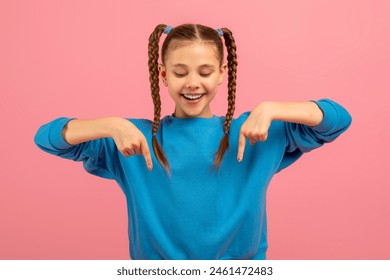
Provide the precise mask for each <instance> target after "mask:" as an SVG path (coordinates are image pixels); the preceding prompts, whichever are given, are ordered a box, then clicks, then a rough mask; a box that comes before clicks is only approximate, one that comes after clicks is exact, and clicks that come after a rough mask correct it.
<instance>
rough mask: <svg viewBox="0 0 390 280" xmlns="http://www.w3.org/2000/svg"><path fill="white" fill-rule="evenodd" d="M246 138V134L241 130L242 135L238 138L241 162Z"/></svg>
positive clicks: (238, 158)
mask: <svg viewBox="0 0 390 280" xmlns="http://www.w3.org/2000/svg"><path fill="white" fill-rule="evenodd" d="M245 144H246V138H245V135H244V134H243V133H242V132H241V131H240V135H239V138H238V153H237V161H238V162H241V161H242V159H243V157H244V151H245Z"/></svg>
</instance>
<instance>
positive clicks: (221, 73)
mask: <svg viewBox="0 0 390 280" xmlns="http://www.w3.org/2000/svg"><path fill="white" fill-rule="evenodd" d="M226 70H227V63H224V64H222V65H221V67H219V81H218V84H219V85H220V84H222V82H223V78H224V77H225V74H226Z"/></svg>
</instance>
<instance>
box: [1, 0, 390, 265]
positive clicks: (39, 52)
mask: <svg viewBox="0 0 390 280" xmlns="http://www.w3.org/2000/svg"><path fill="white" fill-rule="evenodd" d="M389 3H390V2H389V1H372V0H361V1H356V0H349V1H335V0H332V1H329V0H326V1H309V0H306V1H304V0H297V1H254V0H253V1H231V3H229V2H228V1H226V0H224V1H209V0H207V1H204V0H196V1H193V2H189V1H183V0H176V1H168V0H164V1H151V0H148V1H86V0H83V1H80V0H77V1H75V0H72V1H42V0H41V1H15V0H5V1H4V0H3V1H1V2H0V40H1V42H0V90H1V96H0V98H1V99H0V107H1V110H0V114H1V119H2V122H1V138H0V139H1V147H2V150H1V157H0V165H1V169H0V170H1V177H0V180H1V181H0V222H1V223H0V259H128V258H129V254H128V240H127V212H126V210H127V209H126V201H125V197H124V195H123V193H122V192H121V190H120V188H119V187H118V186H117V185H116V182H115V181H110V180H104V179H101V178H99V177H95V176H92V175H90V174H88V173H87V172H85V171H84V170H83V168H82V164H81V163H75V162H73V161H69V160H64V159H61V158H57V157H54V156H52V155H50V154H46V153H44V152H42V151H41V150H39V149H38V148H37V147H36V146H35V144H34V142H33V137H34V135H35V133H36V131H37V129H38V128H39V127H40V126H41V125H42V124H44V123H46V122H48V121H50V120H52V119H54V118H57V117H60V116H68V117H78V118H96V117H103V116H121V117H146V118H151V116H152V110H153V108H152V107H153V106H152V101H151V97H150V93H149V83H148V70H147V39H148V37H149V34H150V33H151V32H152V30H153V29H154V27H155V26H156V25H157V24H158V23H166V24H171V25H173V26H176V25H179V24H182V23H188V22H191V23H202V24H205V25H209V26H211V27H214V28H218V27H228V28H230V29H231V30H232V31H233V34H234V36H235V39H236V43H237V51H238V62H239V66H238V67H239V68H238V90H237V106H236V108H237V109H236V116H237V115H239V114H240V113H242V112H244V111H248V110H252V109H253V107H254V106H255V105H256V104H258V103H260V102H261V101H264V100H276V101H305V100H309V99H320V98H324V97H327V98H330V99H333V100H335V101H336V102H339V103H340V104H342V105H343V106H344V107H345V108H347V110H348V111H349V112H350V113H351V115H352V117H353V123H352V126H351V127H350V129H349V130H348V131H347V132H346V133H344V134H343V135H341V136H340V138H338V139H337V140H336V141H335V142H333V143H331V144H326V145H324V146H323V147H322V148H320V149H318V150H315V151H312V152H311V153H309V154H306V155H305V156H303V157H302V158H301V159H300V160H299V161H298V162H296V163H295V164H294V165H292V166H290V167H289V168H287V169H286V170H284V171H282V172H281V173H279V174H278V175H276V176H275V177H274V180H273V181H272V183H271V185H270V189H269V192H268V204H267V207H268V208H267V209H268V217H269V246H270V247H269V251H268V258H269V259H389V258H390V242H389V236H390V223H389V215H390V203H389V196H390V184H389V177H388V176H389V172H388V168H387V169H385V166H386V160H388V158H389V152H388V148H387V146H388V144H387V140H388V139H389V136H390V122H389V117H390V116H389V106H388V102H389V101H390V98H389V92H390V91H389V89H390V86H389V82H388V79H389V67H390V39H389V38H390V17H389V14H390V4H389ZM164 90H165V88H164V89H163V92H162V95H163V100H162V102H163V115H165V114H170V113H172V110H173V102H171V101H170V100H169V98H168V97H167V96H168V94H167V93H166V92H165V91H164ZM226 92H227V90H226V82H225V83H224V84H223V85H222V87H221V88H220V91H219V95H218V96H217V98H216V100H215V101H214V103H213V106H214V107H213V108H214V113H216V114H218V115H221V114H224V113H225V110H226V104H227V103H226V101H225V99H226ZM387 166H388V164H387Z"/></svg>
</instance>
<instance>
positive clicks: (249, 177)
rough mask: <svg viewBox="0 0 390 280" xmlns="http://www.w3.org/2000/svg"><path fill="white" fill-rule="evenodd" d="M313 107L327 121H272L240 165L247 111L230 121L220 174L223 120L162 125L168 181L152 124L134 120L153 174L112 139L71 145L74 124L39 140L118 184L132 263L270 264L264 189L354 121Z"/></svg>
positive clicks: (51, 129) (337, 110)
mask: <svg viewBox="0 0 390 280" xmlns="http://www.w3.org/2000/svg"><path fill="white" fill-rule="evenodd" d="M313 102H316V103H317V105H318V106H319V107H320V109H321V110H322V111H323V113H324V118H323V120H322V122H321V123H320V124H318V125H317V126H315V127H309V126H306V125H301V124H295V123H287V122H282V121H273V122H272V123H271V126H270V128H269V131H268V138H267V140H266V141H265V142H257V143H256V144H255V145H253V146H251V145H250V144H249V141H247V145H246V149H245V154H244V159H243V161H242V162H241V163H238V162H237V150H238V135H239V130H240V127H241V125H242V124H243V123H244V121H245V120H246V119H247V117H248V116H249V114H250V112H245V113H243V114H242V115H240V116H239V117H238V118H237V119H233V121H232V124H231V132H230V135H229V145H230V146H229V149H228V151H227V152H226V153H225V155H224V158H223V161H222V166H221V169H220V171H219V173H218V172H216V171H214V172H211V166H212V161H213V158H214V153H215V152H216V151H217V149H218V146H219V142H220V139H221V138H222V136H223V130H222V127H223V121H224V117H217V116H213V117H212V118H192V119H183V118H175V117H173V116H166V117H164V118H163V119H162V121H161V124H160V128H159V130H158V134H157V137H158V140H159V143H160V144H161V146H162V148H163V150H164V152H165V154H166V156H167V158H168V160H169V163H170V166H171V171H172V173H171V177H169V176H168V175H167V174H166V172H165V170H164V169H163V168H162V167H161V165H160V164H159V162H158V161H157V159H156V157H155V156H154V153H153V150H152V143H151V139H152V133H151V132H152V122H151V121H150V120H146V119H128V120H129V121H131V122H132V123H134V124H135V125H136V126H137V127H138V128H139V129H140V130H141V131H142V132H143V133H144V135H145V136H146V139H147V140H148V144H149V148H150V150H151V152H152V160H153V170H152V171H148V170H147V168H146V164H145V160H144V158H143V156H137V155H135V156H131V157H129V158H125V157H124V156H123V155H122V154H121V153H120V152H119V151H118V150H117V148H116V146H115V143H114V141H113V139H112V138H102V139H97V140H93V141H89V142H85V143H81V144H79V145H74V146H72V145H69V144H68V143H66V142H65V140H64V139H63V138H62V136H61V132H62V129H63V127H64V126H65V124H66V123H67V122H68V121H69V120H71V118H67V117H61V118H58V119H55V120H53V121H51V122H49V123H47V124H45V125H43V126H41V127H40V128H39V130H38V132H37V134H36V136H35V139H34V140H35V143H36V144H37V145H38V147H40V148H41V149H42V150H44V151H46V152H48V153H51V154H53V155H57V156H60V157H63V158H66V159H72V160H74V161H83V164H84V168H85V170H87V171H88V172H89V173H91V174H94V175H97V176H100V177H103V178H107V179H114V180H116V181H117V183H118V185H119V186H120V187H121V189H122V191H123V192H124V194H125V196H126V200H127V205H128V218H129V221H128V234H129V245H130V256H131V258H132V259H265V258H266V250H267V247H268V243H267V217H266V191H267V187H268V184H269V183H270V181H271V179H272V177H273V175H274V174H275V173H277V172H279V171H280V170H282V169H284V168H286V167H287V166H289V165H290V164H292V163H293V162H294V161H296V160H297V159H298V158H299V157H300V156H301V155H302V154H303V153H304V152H309V151H311V150H313V149H315V148H318V147H320V146H322V145H323V144H324V143H327V142H331V141H333V140H334V139H336V138H337V137H338V136H339V135H340V134H341V133H343V132H344V131H345V130H346V129H347V128H348V127H349V126H350V124H351V121H352V119H351V116H350V115H349V113H348V112H347V111H346V110H345V109H344V108H343V107H342V106H340V105H339V104H338V103H336V102H334V101H332V100H329V99H321V100H318V101H313Z"/></svg>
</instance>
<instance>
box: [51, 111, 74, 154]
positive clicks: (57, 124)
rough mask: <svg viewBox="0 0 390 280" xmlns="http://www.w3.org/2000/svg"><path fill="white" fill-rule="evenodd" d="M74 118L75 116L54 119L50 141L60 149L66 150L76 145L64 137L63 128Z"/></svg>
mask: <svg viewBox="0 0 390 280" xmlns="http://www.w3.org/2000/svg"><path fill="white" fill-rule="evenodd" d="M73 119H75V118H67V117H61V118H58V119H56V120H55V121H54V123H53V126H52V127H51V128H50V132H49V141H50V143H51V144H52V145H53V147H55V148H57V149H58V150H66V149H69V148H71V147H73V146H74V145H71V144H69V143H68V142H66V141H65V139H64V138H63V137H62V129H63V128H64V126H65V125H66V124H67V123H68V122H69V121H71V120H73Z"/></svg>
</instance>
